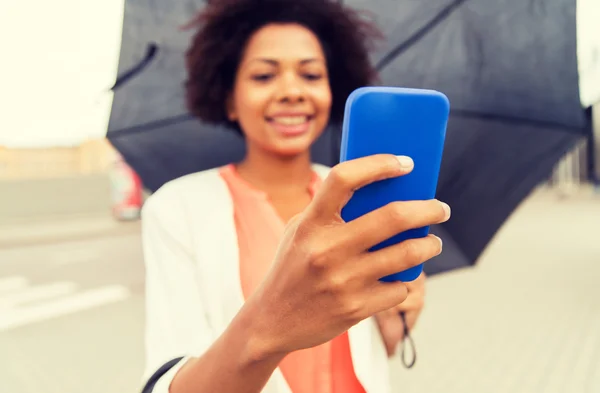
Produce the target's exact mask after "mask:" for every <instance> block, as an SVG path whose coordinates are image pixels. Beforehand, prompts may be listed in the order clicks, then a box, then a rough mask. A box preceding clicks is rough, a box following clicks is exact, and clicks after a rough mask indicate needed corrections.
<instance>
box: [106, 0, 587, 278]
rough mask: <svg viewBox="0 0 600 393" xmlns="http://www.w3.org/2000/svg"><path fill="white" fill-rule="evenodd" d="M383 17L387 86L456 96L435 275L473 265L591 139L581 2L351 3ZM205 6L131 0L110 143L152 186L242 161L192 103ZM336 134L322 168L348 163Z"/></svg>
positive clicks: (381, 59)
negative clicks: (198, 27)
mask: <svg viewBox="0 0 600 393" xmlns="http://www.w3.org/2000/svg"><path fill="white" fill-rule="evenodd" d="M345 3H347V4H349V5H351V6H353V7H356V8H360V9H365V10H369V11H370V12H371V13H372V14H373V15H374V16H375V17H376V20H377V23H378V25H379V26H380V27H381V28H382V30H383V31H384V33H385V34H386V37H387V41H386V42H385V44H384V45H382V46H381V47H380V49H379V50H378V51H377V52H375V53H374V54H373V61H374V62H375V63H376V64H377V66H378V69H379V70H380V75H381V82H382V84H385V85H390V86H403V87H415V88H428V89H435V90H439V91H442V92H444V93H445V94H446V95H447V96H448V97H449V99H450V102H451V106H452V109H451V117H450V120H449V124H448V133H447V139H446V147H445V151H444V159H443V163H442V171H441V173H440V179H439V186H438V198H439V199H441V200H444V201H446V202H448V203H449V204H450V205H451V206H452V208H453V216H452V219H451V220H450V221H449V222H448V223H445V224H443V225H440V226H434V227H432V228H431V231H432V232H433V233H436V234H438V235H440V236H441V237H442V238H443V240H444V245H445V247H444V253H443V254H442V255H440V256H439V257H436V258H435V259H433V260H431V261H429V262H428V263H427V264H426V265H425V266H426V267H425V270H426V272H427V273H429V274H437V273H441V272H444V271H448V270H452V269H456V268H460V267H466V266H471V265H473V264H474V263H475V262H476V261H477V259H478V258H479V256H480V255H481V253H482V252H483V250H484V249H485V247H486V246H487V244H489V242H490V241H491V239H492V238H493V236H494V235H495V234H496V233H497V231H498V230H499V228H500V227H501V226H502V224H503V223H504V222H505V221H506V220H507V218H508V217H509V216H510V215H511V213H512V212H513V211H514V210H515V208H516V207H517V206H518V205H519V204H520V203H521V202H522V201H523V199H524V198H526V197H527V195H528V194H529V193H530V192H531V191H532V190H533V189H534V188H535V187H536V186H537V185H538V184H540V183H541V182H543V181H544V180H545V179H547V178H548V176H549V175H550V173H551V171H552V169H553V167H554V165H555V164H556V163H557V161H558V160H559V159H560V158H561V157H562V156H563V155H564V154H566V153H567V152H568V151H569V150H570V149H571V148H572V147H573V146H574V145H575V143H577V141H579V140H580V139H581V138H583V137H585V135H589V132H590V119H589V113H586V112H585V111H584V110H583V109H582V106H581V104H580V100H579V89H578V72H577V57H576V25H575V0H548V1H537V0H501V1H500V0H427V1H412V0H374V1H373V0H370V1H367V0H346V1H345ZM202 6H203V2H202V1H200V0H196V1H190V0H187V1H183V0H177V1H174V0H172V1H168V2H167V1H162V2H161V1H148V0H146V1H144V0H126V1H125V19H124V25H123V42H122V48H121V55H120V61H119V74H120V77H119V78H118V80H117V83H116V84H115V88H114V90H115V96H114V102H113V107H112V112H111V117H110V122H109V130H108V133H107V138H108V139H109V140H110V142H111V143H112V144H113V145H114V146H115V148H116V149H117V150H118V151H119V152H120V153H121V154H122V155H123V157H124V158H125V159H126V160H127V161H128V163H129V164H130V165H131V166H132V167H133V168H134V169H135V170H136V171H137V172H138V174H139V175H140V177H141V179H142V181H143V183H144V184H145V186H146V187H147V188H149V189H150V190H151V191H154V190H156V189H157V188H159V187H160V186H161V185H163V184H164V183H165V182H167V181H169V180H172V179H174V178H177V177H179V176H182V175H184V174H187V173H192V172H196V171H199V170H203V169H208V168H212V167H215V166H218V165H222V164H225V163H228V162H232V161H235V160H238V159H240V158H241V157H242V155H243V153H244V144H243V140H242V139H241V138H239V137H238V136H236V135H235V134H234V133H227V132H223V130H219V129H217V128H216V127H214V126H209V125H206V124H202V123H200V122H198V121H197V120H195V119H192V118H191V117H190V116H189V114H187V113H186V110H185V106H184V93H183V87H182V86H183V80H184V74H185V69H184V64H183V60H184V59H183V53H184V50H185V48H186V46H187V44H188V41H189V38H190V32H187V31H183V30H181V29H179V26H181V25H183V24H184V23H185V22H186V21H188V20H189V19H190V16H191V15H192V14H193V12H195V11H196V10H197V9H198V8H200V7H202ZM335 131H336V130H333V129H328V130H327V131H326V133H325V134H324V135H323V137H322V138H320V140H319V141H318V142H317V143H316V144H315V146H314V151H313V153H314V158H315V161H317V162H320V163H323V164H326V165H333V164H335V163H336V162H337V161H338V158H339V143H340V140H339V133H338V132H335Z"/></svg>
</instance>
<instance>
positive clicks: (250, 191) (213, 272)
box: [142, 0, 449, 393]
mask: <svg viewBox="0 0 600 393" xmlns="http://www.w3.org/2000/svg"><path fill="white" fill-rule="evenodd" d="M189 26H190V27H196V28H198V31H197V33H196V34H195V35H194V36H193V38H192V43H191V45H190V48H189V50H188V52H187V71H188V78H187V81H186V91H187V104H188V108H189V110H190V112H191V113H193V114H194V115H195V116H197V117H198V118H199V119H201V120H203V121H205V122H209V123H216V124H219V125H225V126H227V127H228V128H230V129H232V130H235V131H236V132H239V133H241V134H242V135H243V136H244V137H245V139H246V146H247V149H246V155H245V157H244V158H243V160H242V161H241V162H236V163H230V164H229V165H226V166H224V167H220V168H215V169H212V170H208V171H204V172H199V173H194V174H191V175H188V176H185V177H183V178H179V179H177V180H174V181H171V182H170V183H167V184H166V185H164V186H163V187H162V188H161V189H159V190H158V191H157V192H156V193H154V194H153V195H152V196H151V197H150V198H149V199H148V200H147V202H146V204H145V205H144V209H143V212H142V224H143V242H144V256H145V265H146V272H147V274H146V302H147V307H146V311H147V328H146V329H147V330H146V351H147V356H146V374H145V378H144V381H146V384H145V391H146V392H150V391H153V392H156V393H159V392H160V393H167V392H171V393H183V392H222V393H226V392H236V393H240V392H249V393H250V392H259V391H263V392H273V393H276V392H277V393H279V392H282V393H283V392H290V391H291V392H293V393H341V392H343V393H363V392H367V393H371V392H377V393H387V392H389V391H390V386H389V375H388V369H387V355H389V354H391V353H393V352H394V350H395V347H396V345H397V344H398V342H399V341H400V340H401V339H402V337H403V334H404V325H403V323H402V320H401V319H400V317H399V314H398V312H399V311H404V312H406V316H407V323H408V324H409V326H411V327H412V325H414V323H415V320H416V318H417V316H418V315H419V311H420V309H421V307H422V303H423V301H422V298H423V293H424V291H423V288H422V287H423V279H422V278H421V279H419V280H416V281H414V283H411V284H410V285H406V284H404V283H400V282H398V283H385V284H384V283H381V282H379V281H378V278H380V277H383V276H384V275H385V274H383V273H384V272H386V271H389V272H397V271H402V270H405V269H406V268H407V267H410V266H414V265H416V264H418V263H421V262H423V261H424V260H426V259H429V258H431V257H433V256H434V255H437V254H438V253H439V252H440V251H441V249H440V242H439V239H435V238H434V237H428V238H425V239H420V240H416V241H414V242H413V241H408V242H406V244H403V245H402V246H400V247H399V248H397V249H393V248H390V249H389V250H386V251H382V252H381V253H379V252H375V253H367V250H368V249H369V248H370V247H372V246H373V245H374V244H377V243H379V242H380V241H381V240H383V239H385V236H388V237H390V236H391V235H392V234H393V233H398V232H401V231H402V230H403V229H405V228H417V227H421V226H424V225H426V224H428V223H433V222H441V221H444V220H446V219H448V216H449V213H446V212H447V211H448V210H447V209H446V210H445V209H444V207H443V205H442V204H441V203H439V202H438V201H425V202H416V203H415V204H412V205H411V204H407V205H402V206H388V207H386V208H384V209H380V211H379V212H374V213H373V215H372V216H370V217H367V218H365V219H364V220H356V221H353V222H352V223H344V222H343V221H342V220H341V218H340V213H339V210H340V209H341V207H342V206H343V205H344V203H345V201H347V200H348V198H349V195H350V194H351V192H352V190H354V189H356V188H359V187H360V186H362V185H365V184H368V183H370V182H373V181H376V180H380V179H384V178H387V177H393V176H401V175H403V174H406V173H408V172H410V171H411V170H412V161H411V160H410V159H408V158H404V159H400V160H399V159H397V158H396V157H393V156H374V157H369V158H366V159H364V160H357V161H356V162H347V163H344V164H340V165H338V166H337V167H336V168H333V169H332V173H331V175H329V168H326V167H323V166H321V165H316V164H313V163H312V161H311V155H310V148H311V146H312V144H313V143H314V142H315V141H316V139H317V138H318V137H319V136H320V135H321V134H322V132H323V131H324V130H325V128H326V127H327V126H328V124H330V123H331V122H339V121H340V120H341V119H342V117H343V112H344V104H345V101H346V98H347V97H348V95H349V94H350V93H351V92H352V91H353V90H355V89H356V88H358V87H361V86H365V85H368V84H371V83H372V82H373V81H374V79H375V72H374V69H373V67H372V66H371V64H370V63H369V56H368V48H369V47H370V44H371V43H372V41H373V40H374V39H376V38H377V37H379V35H378V33H377V30H376V29H375V28H374V27H373V26H372V25H370V24H369V23H367V22H366V21H365V20H364V19H363V18H362V17H361V16H360V14H358V13H357V12H356V11H354V10H352V9H350V8H347V7H345V6H344V5H342V4H340V2H338V1H334V0H294V1H293V2H291V1H289V0H221V1H217V2H211V4H210V5H209V6H207V7H206V8H205V9H204V10H203V12H202V13H201V14H200V15H199V16H198V17H197V18H196V19H194V21H193V22H192V23H191V24H190V25H189ZM224 132H226V131H224ZM403 163H408V165H404V164H403ZM386 209H387V210H386ZM389 209H396V210H399V211H396V212H392V213H391V212H390V210H389ZM400 219H401V222H400V221H399V220H400ZM410 242H413V244H410ZM359 261H360V263H359ZM371 317H374V318H371ZM373 337H376V338H375V339H373Z"/></svg>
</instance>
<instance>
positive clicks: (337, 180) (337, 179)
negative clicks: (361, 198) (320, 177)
mask: <svg viewBox="0 0 600 393" xmlns="http://www.w3.org/2000/svg"><path fill="white" fill-rule="evenodd" d="M329 177H330V178H331V181H332V182H333V183H334V185H335V186H337V187H344V188H346V187H349V185H350V176H349V174H348V171H347V170H346V167H345V166H344V165H343V164H340V165H338V166H336V167H334V168H333V169H332V170H331V172H330V173H329Z"/></svg>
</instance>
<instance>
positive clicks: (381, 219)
mask: <svg viewBox="0 0 600 393" xmlns="http://www.w3.org/2000/svg"><path fill="white" fill-rule="evenodd" d="M449 218H450V207H449V206H448V205H447V204H446V203H443V202H440V201H438V200H435V199H433V200H428V201H407V202H392V203H389V204H387V205H385V206H383V207H381V208H379V209H377V210H374V211H372V212H370V213H367V214H365V215H363V216H361V217H358V218H356V219H355V220H353V221H350V222H348V223H347V224H346V228H345V229H344V230H345V231H347V233H348V236H351V237H352V239H351V240H350V239H349V241H348V246H349V247H352V249H353V250H356V251H364V250H368V249H370V248H371V247H373V246H375V245H377V244H379V243H381V242H383V241H384V240H387V239H389V238H391V237H393V236H395V235H397V234H399V233H401V232H404V231H407V230H409V229H415V228H421V227H424V226H428V225H433V224H439V223H442V222H446V221H447V220H448V219H449Z"/></svg>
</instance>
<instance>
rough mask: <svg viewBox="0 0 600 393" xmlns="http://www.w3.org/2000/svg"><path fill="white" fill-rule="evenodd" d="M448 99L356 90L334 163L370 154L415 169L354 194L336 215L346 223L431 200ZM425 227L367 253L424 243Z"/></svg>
mask: <svg viewBox="0 0 600 393" xmlns="http://www.w3.org/2000/svg"><path fill="white" fill-rule="evenodd" d="M449 112H450V103H449V101H448V98H447V97H446V96H445V95H444V94H442V93H440V92H437V91H434V90H421V89H407V88H399V87H379V86H378V87H362V88H359V89H357V90H355V91H353V92H352V93H351V94H350V95H349V97H348V99H347V101H346V107H345V112H344V120H343V128H342V145H341V152H340V161H342V162H343V161H347V160H353V159H356V158H360V157H364V156H369V155H373V154H382V153H383V154H394V155H404V156H409V157H411V158H412V159H413V161H414V163H415V166H414V169H413V171H412V172H411V173H409V174H408V175H405V176H401V177H397V178H393V179H386V180H382V181H379V182H376V183H373V184H370V185H368V186H366V187H363V188H361V189H359V190H357V191H356V192H355V193H354V195H353V197H352V198H351V199H350V201H349V202H348V203H347V204H346V206H345V207H344V208H343V209H342V218H343V219H344V220H345V221H346V222H348V221H351V220H354V219H355V218H358V217H360V216H362V215H364V214H366V213H369V212H371V211H373V210H375V209H378V208H380V207H382V206H384V205H386V204H388V203H390V202H393V201H409V200H427V199H433V198H435V193H436V189H437V182H438V177H439V172H440V165H441V162H442V153H443V150H444V141H445V137H446V126H447V123H448V115H449ZM428 233H429V227H428V226H427V227H424V228H417V229H411V230H409V231H406V232H403V233H399V234H397V235H396V236H394V237H392V238H390V239H387V240H386V241H384V242H382V243H380V244H378V245H376V246H375V247H373V248H372V249H371V250H370V251H375V250H379V249H381V248H384V247H387V246H390V245H392V244H396V243H399V242H401V241H404V240H406V239H411V238H419V237H425V236H427V235H428ZM422 271H423V264H420V265H418V266H415V267H412V268H410V269H408V270H405V271H403V272H398V273H396V274H392V275H389V276H386V277H382V278H381V280H382V281H388V282H392V281H404V282H409V281H413V280H415V279H416V278H417V277H419V275H420V274H421V272H422Z"/></svg>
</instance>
